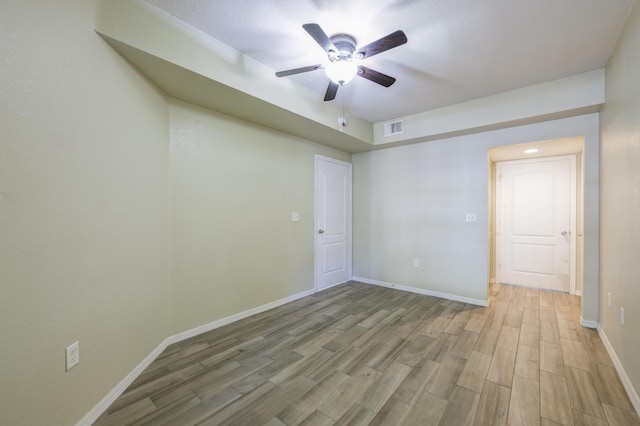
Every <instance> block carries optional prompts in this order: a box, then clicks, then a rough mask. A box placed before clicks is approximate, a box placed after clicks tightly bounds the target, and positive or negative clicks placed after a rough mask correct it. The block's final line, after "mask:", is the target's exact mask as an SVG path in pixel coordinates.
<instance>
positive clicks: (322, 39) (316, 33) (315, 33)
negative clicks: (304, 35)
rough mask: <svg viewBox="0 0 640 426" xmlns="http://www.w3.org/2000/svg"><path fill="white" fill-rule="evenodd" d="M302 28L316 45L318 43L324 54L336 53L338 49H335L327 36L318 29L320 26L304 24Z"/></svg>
mask: <svg viewBox="0 0 640 426" xmlns="http://www.w3.org/2000/svg"><path fill="white" fill-rule="evenodd" d="M302 28H304V30H305V31H306V32H308V33H309V35H310V36H311V37H313V39H314V40H315V41H316V43H318V44H319V45H320V47H322V48H323V49H324V51H325V52H327V53H329V52H330V51H333V52H334V53H336V52H338V49H336V47H335V46H334V44H333V42H332V41H331V39H330V38H329V36H328V35H327V33H325V32H324V30H323V29H322V28H320V25H318V24H304V25H303V26H302Z"/></svg>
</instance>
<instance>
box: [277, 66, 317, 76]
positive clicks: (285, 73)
mask: <svg viewBox="0 0 640 426" xmlns="http://www.w3.org/2000/svg"><path fill="white" fill-rule="evenodd" d="M319 68H322V65H320V64H318V65H311V66H308V67H301V68H293V69H290V70H285V71H278V72H277V73H276V76H277V77H286V76H288V75H294V74H300V73H303V72H309V71H315V70H317V69H319Z"/></svg>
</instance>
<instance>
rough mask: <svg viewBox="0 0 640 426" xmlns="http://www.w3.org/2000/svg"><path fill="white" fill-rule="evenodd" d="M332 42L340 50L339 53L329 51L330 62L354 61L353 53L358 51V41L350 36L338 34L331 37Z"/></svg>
mask: <svg viewBox="0 0 640 426" xmlns="http://www.w3.org/2000/svg"><path fill="white" fill-rule="evenodd" d="M331 42H332V43H333V45H334V46H335V47H336V49H338V51H337V52H333V51H331V50H330V51H329V52H327V53H328V54H329V60H330V61H332V62H333V61H336V60H340V61H350V60H352V59H353V52H355V50H356V39H355V38H353V37H352V36H350V35H349V34H336V35H334V36H332V37H331Z"/></svg>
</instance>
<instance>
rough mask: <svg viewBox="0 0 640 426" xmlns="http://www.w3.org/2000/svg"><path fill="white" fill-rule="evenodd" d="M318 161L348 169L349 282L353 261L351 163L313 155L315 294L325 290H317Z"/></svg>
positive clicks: (318, 272) (318, 227)
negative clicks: (349, 195)
mask: <svg viewBox="0 0 640 426" xmlns="http://www.w3.org/2000/svg"><path fill="white" fill-rule="evenodd" d="M320 161H324V162H329V163H333V164H337V165H341V166H346V167H348V168H349V193H350V194H351V197H349V199H348V200H347V208H348V209H349V211H348V218H347V219H348V220H347V226H348V229H347V232H346V238H347V239H348V241H347V247H348V248H349V249H348V251H347V265H348V266H347V267H348V280H350V279H351V278H352V277H353V265H352V260H353V253H352V251H353V236H352V232H353V231H352V229H353V226H352V217H353V165H352V164H351V163H348V162H346V161H341V160H336V159H335V158H331V157H325V156H323V155H319V154H316V155H315V167H314V195H313V200H314V201H313V203H314V208H313V215H314V217H313V226H314V228H313V235H314V237H313V247H314V250H313V251H314V262H313V265H314V268H313V269H314V271H313V288H314V290H315V291H316V292H317V291H319V290H326V288H323V289H319V288H318V286H319V275H320V265H319V264H318V259H319V251H318V249H319V237H320V234H319V233H318V230H319V229H320V226H319V225H320V224H319V223H318V207H319V206H318V187H319V182H318V164H319V162H320Z"/></svg>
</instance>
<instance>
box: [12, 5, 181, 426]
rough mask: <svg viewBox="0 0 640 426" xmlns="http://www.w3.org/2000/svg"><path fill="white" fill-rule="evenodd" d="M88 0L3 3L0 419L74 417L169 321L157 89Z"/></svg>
mask: <svg viewBox="0 0 640 426" xmlns="http://www.w3.org/2000/svg"><path fill="white" fill-rule="evenodd" d="M95 7H96V5H95V2H94V1H87V0H74V1H56V2H48V1H37V0H15V1H12V0H10V1H3V2H2V7H1V9H2V11H1V12H0V81H1V83H0V342H1V344H0V424H2V425H40V424H41V425H45V424H46V425H70V424H73V423H75V422H76V421H77V420H78V419H80V418H81V417H82V416H83V415H84V414H85V413H87V411H89V409H91V407H93V406H94V405H95V404H96V403H97V402H98V401H99V400H100V399H101V398H103V397H104V396H105V395H106V394H107V392H108V391H110V390H111V389H112V388H113V387H114V386H115V384H116V383H118V382H119V381H120V380H121V379H122V378H123V377H124V376H125V375H126V374H127V373H128V372H129V371H131V370H132V369H133V368H134V367H135V366H136V365H137V364H138V363H139V362H140V361H141V360H142V359H143V358H144V357H145V356H146V355H148V354H149V353H150V352H151V350H153V348H155V347H156V346H157V345H158V343H160V342H161V341H162V340H163V339H164V338H165V337H167V335H168V334H169V333H170V330H171V329H170V315H168V313H169V312H170V305H169V303H170V299H169V297H170V288H169V282H168V278H167V273H166V270H167V259H168V225H169V221H168V191H167V188H168V172H167V165H168V150H169V147H168V141H169V126H168V107H167V102H166V100H165V98H164V96H163V95H162V94H161V93H159V92H158V91H157V90H156V89H155V88H154V87H152V86H151V85H150V84H149V83H148V82H147V81H146V80H145V79H144V78H142V77H141V76H140V75H139V74H138V73H137V72H136V71H135V70H134V69H133V68H131V66H130V65H128V64H127V63H125V62H124V61H123V60H122V59H121V58H120V57H118V56H117V55H116V54H115V53H114V51H113V50H112V49H111V48H110V47H109V46H108V45H107V44H106V43H105V42H104V41H103V40H102V39H101V38H100V37H99V36H98V35H97V34H95V32H94V31H93V17H94V13H95ZM76 340H79V341H80V364H79V365H77V366H76V367H75V368H74V369H72V370H71V371H69V372H65V363H64V348H65V347H66V346H67V345H69V344H71V343H72V342H74V341H76Z"/></svg>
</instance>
